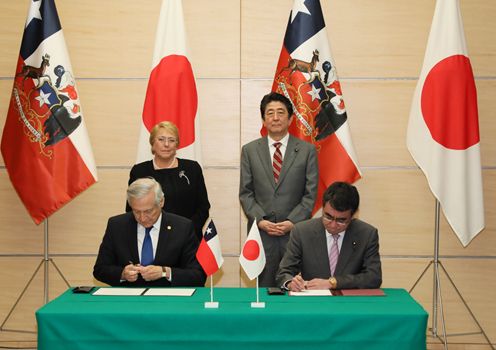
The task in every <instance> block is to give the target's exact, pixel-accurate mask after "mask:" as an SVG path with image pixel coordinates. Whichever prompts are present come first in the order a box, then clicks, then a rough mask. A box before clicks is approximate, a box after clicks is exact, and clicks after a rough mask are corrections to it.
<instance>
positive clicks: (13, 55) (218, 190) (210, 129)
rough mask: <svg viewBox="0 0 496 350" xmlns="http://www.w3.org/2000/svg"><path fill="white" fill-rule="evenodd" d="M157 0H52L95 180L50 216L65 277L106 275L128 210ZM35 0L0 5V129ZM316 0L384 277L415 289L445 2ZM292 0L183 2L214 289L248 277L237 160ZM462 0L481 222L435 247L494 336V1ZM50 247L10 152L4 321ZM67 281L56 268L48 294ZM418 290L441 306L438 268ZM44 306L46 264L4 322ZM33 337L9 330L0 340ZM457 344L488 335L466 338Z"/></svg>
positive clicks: (457, 310)
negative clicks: (111, 233)
mask: <svg viewBox="0 0 496 350" xmlns="http://www.w3.org/2000/svg"><path fill="white" fill-rule="evenodd" d="M160 2H161V1H160V0H140V1H132V0H106V1H100V0H85V1H72V0H57V1H56V3H57V7H58V11H59V16H60V20H61V23H62V27H63V29H64V34H65V38H66V43H67V46H68V50H69V53H70V57H71V61H72V66H73V71H74V74H75V77H76V81H77V84H78V87H79V93H80V99H81V104H82V108H83V112H84V118H85V120H86V125H87V128H88V132H89V136H90V139H91V143H92V146H93V151H94V153H95V158H96V163H97V166H98V175H99V182H98V183H97V184H96V185H94V186H92V187H91V188H90V189H89V190H87V191H86V192H84V193H82V194H81V195H80V196H78V197H77V198H76V199H74V200H73V201H72V202H70V203H69V204H68V205H66V206H65V207H64V208H62V209H61V210H60V211H59V212H57V213H56V214H54V215H53V216H52V217H51V218H50V219H49V242H48V243H49V249H50V254H51V256H52V258H53V260H54V261H55V263H56V264H57V266H58V267H59V268H60V270H61V271H62V273H63V275H64V277H65V278H67V280H68V281H69V283H70V284H71V285H88V284H89V285H93V284H98V283H97V282H96V281H95V280H94V279H93V277H92V268H93V263H94V260H95V257H96V253H97V250H98V246H99V244H100V241H101V238H102V236H103V232H104V229H105V226H106V223H107V219H108V217H110V216H112V215H115V214H119V213H121V212H122V211H123V210H124V204H125V189H126V186H127V180H128V174H129V170H130V168H131V166H132V165H133V162H134V160H135V156H136V145H137V141H138V131H139V123H140V118H141V111H142V107H143V100H144V95H145V90H146V85H147V78H148V74H149V70H150V67H151V61H152V53H153V44H154V38H155V29H156V25H157V19H158V12H159V8H160ZM28 3H29V1H27V0H23V1H20V0H2V1H1V2H0V47H1V54H0V132H1V131H2V129H3V125H4V123H5V117H6V114H7V108H8V104H9V99H10V94H11V88H12V77H13V75H14V70H15V66H16V63H17V58H18V54H19V47H20V42H21V37H22V32H23V28H24V23H25V20H26V15H27V10H28ZM321 3H322V7H323V11H324V16H325V20H326V24H327V31H328V34H329V38H330V43H331V48H332V50H333V54H334V59H335V62H336V66H337V70H338V74H339V76H340V78H341V84H342V88H343V94H344V99H345V103H346V105H347V109H348V116H349V123H350V127H351V133H352V137H353V140H354V144H355V149H356V152H357V155H358V159H359V162H360V165H361V166H362V171H363V179H361V180H360V181H359V182H358V183H357V186H358V188H359V191H360V194H361V197H362V204H361V209H360V212H359V216H360V217H361V218H362V219H364V220H366V221H368V222H370V223H372V224H374V225H375V226H377V227H378V228H379V233H380V244H381V254H382V260H383V271H384V283H383V287H387V288H405V289H409V288H410V287H411V286H412V285H413V283H414V282H415V280H416V279H417V277H418V276H419V274H420V273H421V272H422V270H423V269H424V268H425V267H426V266H427V264H428V262H429V261H430V260H431V257H432V254H433V246H434V208H435V201H434V197H433V196H432V194H431V192H430V191H429V188H428V185H427V181H426V179H425V177H424V176H423V174H422V172H421V171H420V170H419V169H418V168H417V166H416V164H415V163H414V161H413V160H412V158H411V157H410V154H409V152H408V150H407V148H406V127H407V121H408V115H409V110H410V104H411V100H412V95H413V91H414V88H415V85H416V82H417V77H418V74H419V73H420V69H421V66H422V61H423V56H424V51H425V46H426V44H427V37H428V33H429V29H430V25H431V20H432V15H433V11H434V5H435V1H434V0H419V1H407V0H398V1H391V0H375V1H371V0H353V1H350V0H321ZM292 4H293V1H292V0H271V1H266V0H209V1H201V0H183V6H184V16H185V21H186V27H187V32H188V33H187V34H188V44H189V48H190V59H191V61H192V65H193V68H194V71H195V74H196V77H197V85H198V94H199V109H200V118H201V139H202V144H203V167H204V174H205V177H206V182H207V189H208V194H209V197H210V201H211V204H212V209H211V216H212V217H213V218H214V219H215V223H216V226H217V229H218V232H219V234H220V237H221V244H222V248H223V253H224V257H225V263H224V266H223V267H222V270H221V271H220V272H218V273H217V274H216V275H215V277H214V282H215V285H216V286H229V287H244V286H253V284H252V283H250V281H248V280H247V279H246V278H245V277H244V274H243V273H242V272H241V271H240V268H239V263H238V256H239V252H240V246H241V245H242V243H243V241H244V237H245V236H246V228H245V224H246V219H245V217H244V215H243V213H242V211H241V208H240V205H239V201H238V186H239V155H240V149H241V146H242V145H243V144H244V143H246V142H248V141H250V140H252V139H254V138H256V137H258V135H259V133H258V131H259V127H260V117H259V112H258V105H259V101H260V99H261V97H262V95H263V94H265V93H267V92H268V91H269V90H270V87H271V84H272V78H273V76H274V70H275V67H276V63H277V60H278V57H279V52H280V49H281V46H282V41H283V37H284V32H285V30H286V24H287V20H288V16H289V12H290V9H291V7H292ZM461 8H462V12H463V18H464V25H465V33H466V38H467V45H468V50H469V55H470V59H471V62H472V65H473V69H474V74H475V76H476V84H477V89H478V102H479V120H480V130H481V149H482V164H483V177H484V196H485V197H484V200H485V215H486V229H485V230H484V231H483V232H482V233H481V234H479V235H478V236H477V237H476V238H475V239H474V240H473V242H472V243H471V244H470V245H469V246H468V247H467V248H463V247H462V245H461V244H460V243H459V241H458V239H457V237H456V235H455V234H454V233H453V231H452V230H451V229H450V227H449V225H448V224H447V222H446V220H445V219H444V217H443V218H442V219H441V234H440V253H441V259H442V262H443V264H444V265H445V267H446V268H447V269H448V271H449V273H450V276H451V277H452V279H453V280H454V282H455V283H456V285H457V286H458V288H459V289H460V291H461V293H463V296H464V297H465V299H466V301H467V303H468V304H469V305H470V307H471V309H472V311H473V312H474V313H475V315H476V316H477V317H478V319H479V321H480V323H481V325H482V326H483V327H484V328H485V330H486V332H487V334H488V336H489V337H490V338H491V340H492V342H493V343H496V317H494V315H495V314H496V303H495V302H494V297H495V296H496V293H495V292H494V291H495V290H496V282H495V278H494V277H493V276H494V275H495V270H496V235H495V233H496V210H495V206H494V203H495V202H496V137H495V135H496V118H495V112H494V111H495V110H496V99H495V98H494V97H495V96H496V40H495V37H496V22H495V21H494V18H495V17H496V2H494V0H461ZM32 176H36V174H32ZM42 256H43V225H39V226H36V225H35V224H34V223H33V222H32V220H31V219H30V217H29V216H28V214H27V212H26V210H25V209H24V207H23V205H22V204H21V202H20V200H19V198H18V197H17V195H16V193H15V191H14V189H13V187H12V185H11V183H10V181H9V178H8V175H7V172H6V169H5V166H4V163H3V160H2V159H0V281H1V285H2V287H1V288H0V321H3V320H4V318H5V317H6V316H7V313H8V311H9V309H10V308H11V307H12V305H13V303H14V302H15V301H16V298H17V297H18V295H19V294H20V292H21V291H22V289H23V287H24V286H25V285H26V283H27V281H28V280H29V278H30V276H31V274H32V273H33V272H34V269H35V268H36V266H37V265H38V264H39V263H40V261H41V259H42ZM442 287H443V291H444V299H443V301H444V305H445V312H446V319H447V326H448V331H449V332H450V333H453V332H467V331H473V330H475V329H476V327H475V325H474V324H473V323H472V322H471V321H470V317H469V315H468V313H467V312H466V311H465V309H464V308H463V305H462V304H461V302H460V301H459V300H458V298H457V297H456V294H455V292H454V290H453V289H452V288H451V286H450V285H449V283H448V282H447V280H446V278H443V279H442ZM65 288H66V286H65V284H64V283H63V280H62V279H61V278H60V276H59V275H58V274H57V272H56V271H55V269H54V268H53V267H50V298H54V297H56V296H57V295H59V294H60V293H61V292H62V291H64V290H65ZM413 296H414V297H415V298H416V299H417V300H418V301H419V302H420V303H421V304H422V305H423V306H424V307H425V309H426V310H427V311H428V312H429V313H431V311H432V306H431V301H432V271H430V272H429V273H428V274H427V276H426V277H424V278H423V279H422V281H421V283H420V284H419V286H418V287H417V288H416V289H415V291H414V293H413ZM42 302H43V274H42V273H39V274H37V276H36V277H35V279H34V281H33V283H32V284H31V286H30V288H29V289H28V291H27V293H26V296H25V297H24V298H23V299H22V300H21V302H20V303H19V305H18V307H17V308H16V310H15V312H14V313H13V314H12V315H11V317H10V318H9V320H8V322H7V324H6V325H5V327H6V328H11V329H23V330H35V329H36V323H35V319H34V311H35V310H36V309H37V308H38V307H39V306H41V305H42ZM429 325H430V321H429ZM35 339H36V338H35V336H34V335H32V334H22V333H20V334H19V333H11V332H9V333H6V332H0V344H2V342H6V341H8V340H9V341H10V340H18V341H19V342H23V341H32V340H35ZM455 342H457V343H463V344H474V343H475V344H477V343H484V340H483V338H482V337H480V336H471V337H463V338H460V339H459V338H457V339H456V341H455ZM480 348H481V349H482V348H483V347H480ZM477 349H479V347H477Z"/></svg>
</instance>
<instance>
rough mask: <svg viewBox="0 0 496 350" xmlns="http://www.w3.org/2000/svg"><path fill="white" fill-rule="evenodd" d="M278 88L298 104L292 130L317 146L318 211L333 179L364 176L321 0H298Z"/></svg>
mask: <svg viewBox="0 0 496 350" xmlns="http://www.w3.org/2000/svg"><path fill="white" fill-rule="evenodd" d="M272 91H275V92H278V93H280V94H283V95H285V96H286V97H287V98H289V99H290V100H291V103H292V104H293V109H294V114H295V118H294V120H293V122H292V123H291V126H290V128H289V132H290V133H291V134H292V135H294V136H296V137H298V138H300V139H302V140H304V141H307V142H309V143H312V144H313V145H315V148H316V149H317V152H318V159H319V183H318V192H317V200H316V201H315V207H314V210H313V212H314V213H315V212H316V211H317V210H318V209H319V208H320V207H321V205H322V194H323V192H324V191H325V189H326V188H327V187H328V186H329V185H330V184H332V183H333V182H335V181H346V182H349V183H353V182H355V181H357V180H358V179H359V178H360V177H361V174H360V168H359V166H358V161H357V157H356V154H355V149H354V146H353V142H352V139H351V133H350V128H349V123H348V116H347V112H346V108H345V105H344V100H343V96H342V91H341V84H340V82H339V79H338V75H337V70H336V65H335V64H334V60H333V57H332V53H331V49H330V45H329V40H328V38H327V31H326V25H325V22H324V16H323V14H322V8H321V6H320V1H319V0H305V1H304V0H295V1H294V4H293V9H292V10H291V14H290V16H289V20H288V25H287V28H286V34H285V36H284V42H283V45H282V49H281V53H280V56H279V62H278V63H277V68H276V73H275V76H274V82H273V85H272ZM261 133H262V135H265V134H266V130H265V129H262V132H261Z"/></svg>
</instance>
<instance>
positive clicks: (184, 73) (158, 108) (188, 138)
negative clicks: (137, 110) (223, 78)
mask: <svg viewBox="0 0 496 350" xmlns="http://www.w3.org/2000/svg"><path fill="white" fill-rule="evenodd" d="M197 108H198V95H197V92H196V83H195V78H194V75H193V70H192V68H191V64H190V62H189V61H188V58H187V57H185V56H181V55H170V56H166V57H164V58H162V60H161V61H160V62H159V64H157V66H156V67H155V68H154V69H153V70H152V72H151V74H150V79H149V81H148V89H147V92H146V97H145V105H144V107H143V123H144V124H145V126H146V128H147V129H148V130H151V129H152V128H153V126H155V124H157V123H158V122H161V121H164V120H168V121H171V122H173V123H174V124H176V126H177V127H178V129H179V138H180V140H181V145H180V148H183V147H186V146H189V145H190V144H192V143H193V142H194V141H195V116H196V112H197Z"/></svg>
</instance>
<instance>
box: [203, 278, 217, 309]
mask: <svg viewBox="0 0 496 350" xmlns="http://www.w3.org/2000/svg"><path fill="white" fill-rule="evenodd" d="M218 308H219V302H218V301H214V279H213V276H211V277H210V301H206V302H205V309H218Z"/></svg>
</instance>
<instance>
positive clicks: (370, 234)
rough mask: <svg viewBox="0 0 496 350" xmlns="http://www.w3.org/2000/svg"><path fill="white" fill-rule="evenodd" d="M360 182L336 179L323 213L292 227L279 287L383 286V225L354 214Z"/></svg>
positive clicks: (326, 195)
mask: <svg viewBox="0 0 496 350" xmlns="http://www.w3.org/2000/svg"><path fill="white" fill-rule="evenodd" d="M359 202H360V197H359V195H358V191H357V189H356V187H355V186H353V185H350V184H347V183H345V182H335V183H333V184H332V185H331V186H329V188H328V189H327V190H326V191H325V192H324V195H323V204H322V217H321V218H317V219H310V220H306V221H302V222H299V223H297V224H296V225H295V226H294V228H293V229H292V230H291V234H290V238H289V242H288V245H287V248H286V253H285V254H284V257H283V259H282V260H281V264H280V265H279V270H278V273H277V282H278V285H279V286H282V287H284V288H287V289H288V290H291V291H301V290H304V289H329V288H331V289H352V288H379V287H380V285H381V283H382V271H381V259H380V255H379V235H378V233H377V229H376V228H375V227H373V226H371V225H369V224H367V223H366V222H364V221H361V220H359V219H356V218H354V217H353V216H354V214H355V212H356V211H357V209H358V205H359Z"/></svg>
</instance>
